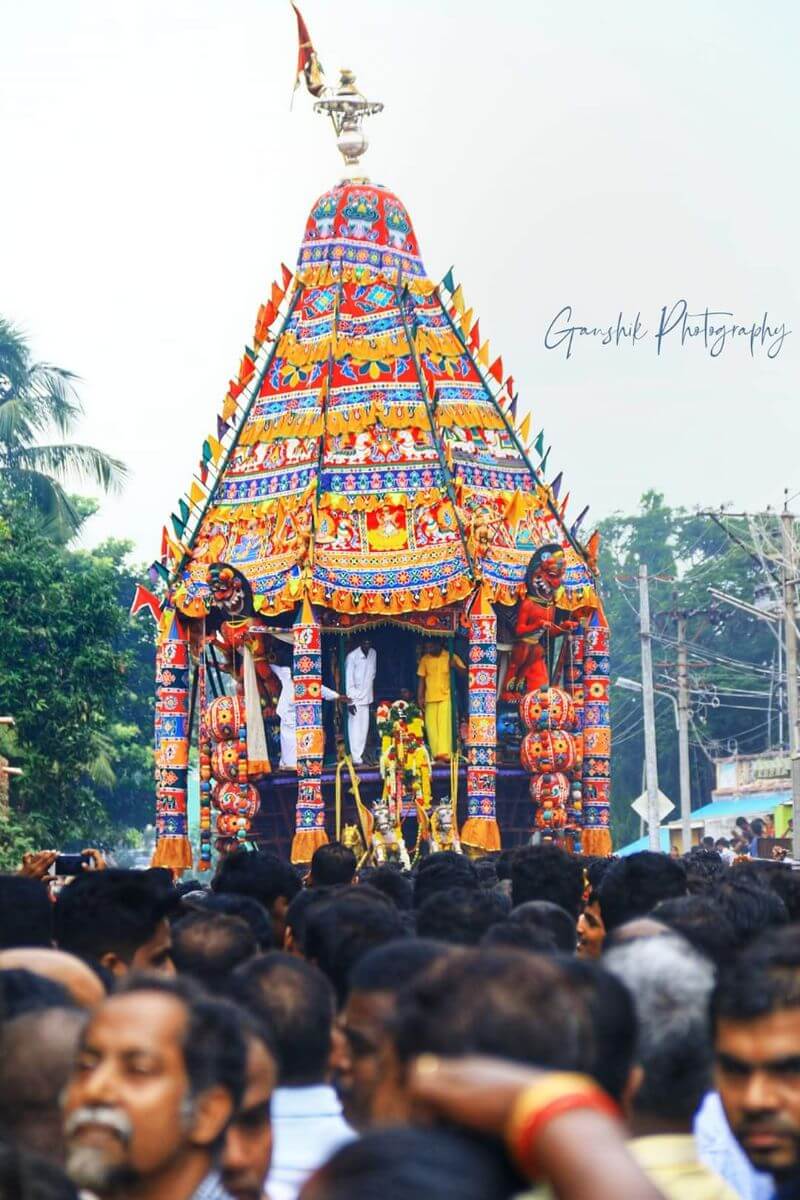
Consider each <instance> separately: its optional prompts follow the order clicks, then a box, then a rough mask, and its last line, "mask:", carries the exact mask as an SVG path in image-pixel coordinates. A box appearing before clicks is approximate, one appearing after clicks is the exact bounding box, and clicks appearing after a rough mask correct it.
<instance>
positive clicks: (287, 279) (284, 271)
mask: <svg viewBox="0 0 800 1200" xmlns="http://www.w3.org/2000/svg"><path fill="white" fill-rule="evenodd" d="M281 277H282V279H283V290H284V292H286V291H287V289H288V287H289V284H290V283H291V282H292V279H293V278H294V276H293V275H292V272H291V271H290V270H289V268H288V267H287V265H286V263H281Z"/></svg>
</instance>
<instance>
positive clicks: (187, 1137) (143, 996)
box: [64, 977, 245, 1200]
mask: <svg viewBox="0 0 800 1200" xmlns="http://www.w3.org/2000/svg"><path fill="white" fill-rule="evenodd" d="M244 1082H245V1046H244V1042H243V1040H242V1036H241V1034H240V1032H239V1014H238V1011H237V1009H236V1008H235V1007H233V1006H232V1005H229V1004H225V1003H223V1002H222V1001H218V1000H208V999H205V998H204V997H203V996H202V993H199V994H198V993H197V992H195V990H194V989H192V988H191V987H189V986H187V985H186V983H185V982H182V981H178V980H166V979H163V980H162V979H157V978H156V977H151V978H147V977H142V978H141V979H139V980H136V979H135V978H134V979H133V981H132V983H131V984H130V986H127V987H125V986H124V987H123V988H122V989H121V990H120V992H118V993H117V994H116V995H114V996H111V997H110V998H109V999H108V1000H106V1001H105V1002H104V1003H103V1004H101V1005H100V1007H99V1008H98V1009H96V1010H95V1012H94V1013H93V1014H92V1016H91V1018H90V1019H89V1023H88V1025H87V1026H86V1029H85V1031H84V1033H83V1035H82V1037H81V1039H80V1043H79V1047H78V1054H77V1058H76V1061H75V1066H74V1068H73V1071H72V1075H71V1078H70V1080H69V1083H68V1084H67V1088H66V1091H65V1093H64V1131H65V1138H66V1143H67V1172H68V1174H69V1175H70V1177H71V1178H72V1179H73V1180H74V1181H75V1183H76V1184H77V1185H78V1186H79V1187H83V1188H86V1189H87V1190H88V1191H92V1192H96V1193H97V1195H98V1196H100V1197H101V1198H102V1200H105V1198H106V1197H109V1196H113V1195H114V1194H115V1191H116V1190H118V1189H119V1188H120V1187H122V1186H128V1187H130V1186H133V1185H136V1186H138V1187H139V1189H140V1190H141V1191H142V1192H145V1191H146V1190H147V1187H148V1186H151V1187H155V1186H156V1185H157V1184H160V1186H161V1187H162V1188H164V1187H165V1186H166V1184H167V1181H170V1180H172V1181H174V1186H175V1188H176V1189H177V1188H178V1187H179V1186H182V1187H187V1185H188V1184H193V1185H194V1187H197V1185H198V1184H199V1183H200V1181H201V1180H202V1179H203V1177H204V1176H205V1175H206V1174H207V1173H208V1171H209V1169H210V1167H211V1163H212V1157H213V1154H214V1152H215V1150H216V1149H217V1148H218V1147H219V1145H220V1143H221V1140H222V1136H223V1133H224V1131H225V1127H226V1125H227V1124H228V1122H229V1120H230V1119H231V1116H232V1115H233V1113H234V1111H235V1110H236V1108H237V1107H238V1105H239V1103H240V1101H241V1097H242V1094H243V1091H244ZM188 1190H189V1189H188V1188H187V1192H188Z"/></svg>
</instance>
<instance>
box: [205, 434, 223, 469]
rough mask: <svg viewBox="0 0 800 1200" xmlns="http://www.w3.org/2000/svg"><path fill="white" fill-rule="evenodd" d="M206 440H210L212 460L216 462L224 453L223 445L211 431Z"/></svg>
mask: <svg viewBox="0 0 800 1200" xmlns="http://www.w3.org/2000/svg"><path fill="white" fill-rule="evenodd" d="M206 441H207V442H208V444H209V446H210V447H211V461H212V462H216V461H217V459H218V458H219V456H220V454H221V453H222V446H221V444H220V442H218V441H217V439H216V438H215V437H214V435H213V434H211V433H210V434H209V435H208V437H207V438H206Z"/></svg>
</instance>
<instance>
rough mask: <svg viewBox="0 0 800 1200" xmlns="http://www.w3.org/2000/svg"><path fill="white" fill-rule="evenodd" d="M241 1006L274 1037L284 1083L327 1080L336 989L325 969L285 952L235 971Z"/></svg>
mask: <svg viewBox="0 0 800 1200" xmlns="http://www.w3.org/2000/svg"><path fill="white" fill-rule="evenodd" d="M234 978H235V986H236V994H237V996H238V997H239V998H240V999H241V1001H242V1004H243V1005H244V1006H245V1007H246V1008H247V1010H248V1011H249V1012H251V1013H252V1014H253V1015H254V1016H255V1017H256V1018H257V1019H258V1020H259V1021H262V1022H263V1023H264V1024H265V1025H266V1026H267V1028H268V1029H269V1031H270V1033H271V1034H272V1036H273V1039H274V1042H275V1052H276V1054H277V1058H278V1082H279V1083H280V1085H281V1087H305V1086H309V1085H311V1084H316V1083H322V1082H323V1081H324V1079H325V1075H326V1071H327V1068H328V1058H329V1055H330V1051H331V1029H332V1026H333V1017H334V1011H335V1005H334V995H333V989H332V988H331V985H330V984H329V982H328V980H327V979H326V978H325V976H324V975H323V974H322V972H321V971H320V970H318V969H317V968H316V967H313V966H312V965H311V964H310V963H307V962H304V960H303V959H301V958H294V957H291V956H289V955H286V954H281V953H280V951H273V952H272V953H271V954H264V955H262V956H261V957H260V958H255V959H253V960H252V962H249V963H247V964H246V965H245V966H244V967H241V968H240V969H239V970H238V971H237V972H236V974H235V976H234Z"/></svg>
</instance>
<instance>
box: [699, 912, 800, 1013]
mask: <svg viewBox="0 0 800 1200" xmlns="http://www.w3.org/2000/svg"><path fill="white" fill-rule="evenodd" d="M793 1008H800V928H798V926H796V925H788V926H785V927H784V928H782V929H770V930H768V931H766V932H765V933H764V934H762V936H761V937H760V938H759V939H758V941H754V942H751V943H750V944H749V945H747V946H745V947H744V948H743V949H741V950H740V951H739V953H738V954H737V955H736V956H735V957H733V958H732V959H730V960H729V961H728V962H727V963H725V965H724V966H723V968H722V970H721V971H720V973H719V976H718V978H717V986H716V987H715V989H714V994H713V996H712V998H711V1017H712V1022H713V1023H714V1024H715V1025H716V1023H717V1021H719V1020H721V1019H723V1020H724V1019H727V1020H731V1021H754V1020H757V1019H758V1018H759V1017H765V1016H768V1015H769V1014H770V1013H773V1012H780V1011H783V1010H784V1009H793Z"/></svg>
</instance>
